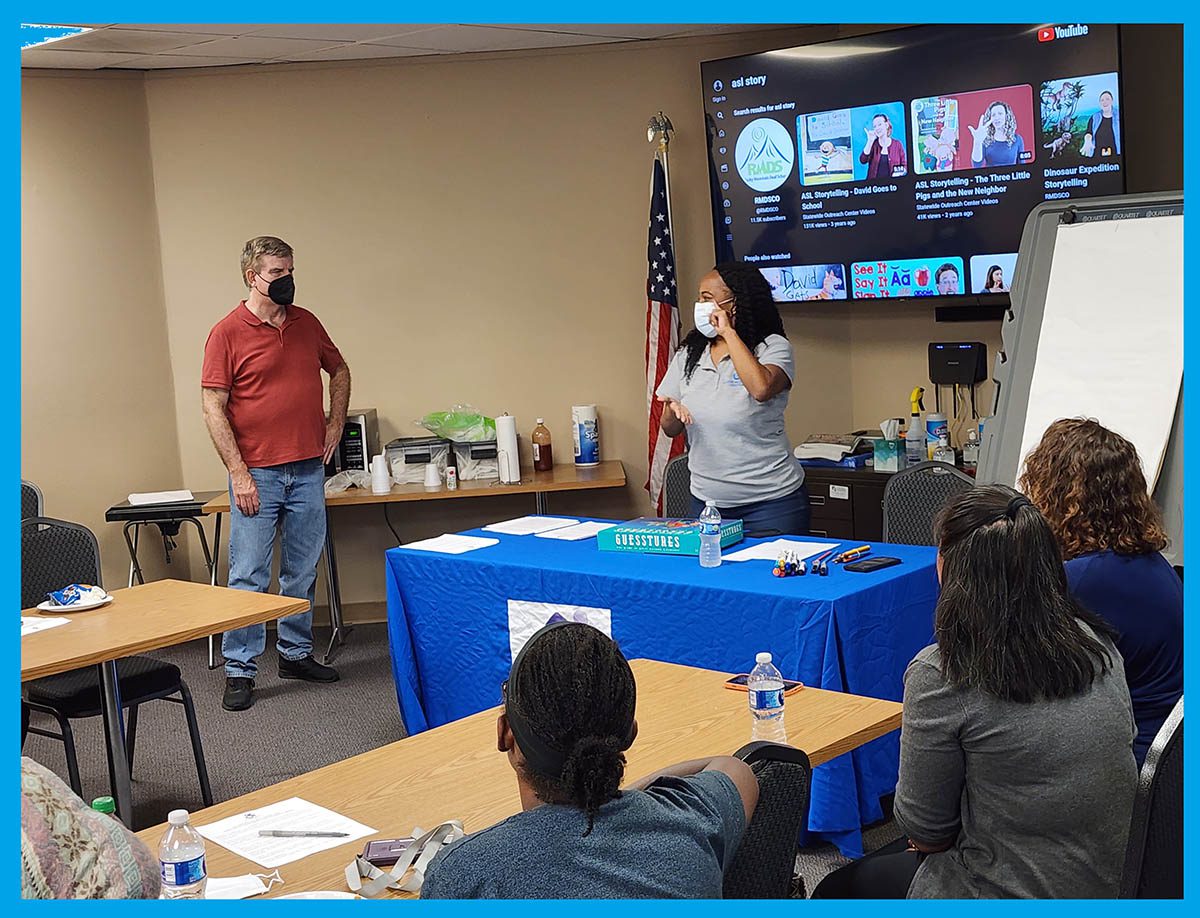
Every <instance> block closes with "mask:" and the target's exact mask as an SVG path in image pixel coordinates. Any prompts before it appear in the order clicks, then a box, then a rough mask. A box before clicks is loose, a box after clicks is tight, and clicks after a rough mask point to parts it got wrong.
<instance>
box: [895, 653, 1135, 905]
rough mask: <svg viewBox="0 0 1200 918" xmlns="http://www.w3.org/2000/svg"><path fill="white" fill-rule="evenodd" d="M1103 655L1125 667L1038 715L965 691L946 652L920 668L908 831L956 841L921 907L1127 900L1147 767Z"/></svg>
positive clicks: (903, 746) (936, 858) (914, 890)
mask: <svg viewBox="0 0 1200 918" xmlns="http://www.w3.org/2000/svg"><path fill="white" fill-rule="evenodd" d="M1089 633H1090V632H1089ZM1102 640H1103V639H1102ZM1103 643H1105V645H1106V646H1107V647H1109V650H1110V653H1112V655H1113V666H1112V668H1111V669H1110V670H1109V671H1108V672H1107V673H1106V674H1105V675H1103V676H1101V677H1100V678H1098V679H1097V680H1096V681H1095V682H1094V683H1093V684H1092V687H1091V689H1090V690H1088V691H1085V692H1083V693H1082V694H1080V695H1076V696H1075V697H1073V698H1066V699H1058V700H1054V701H1037V702H1033V703H1032V704H1017V703H1015V702H1010V701H1002V700H1001V699H999V698H996V697H994V696H991V695H985V694H984V693H982V692H979V691H976V690H961V689H957V688H954V687H953V686H951V685H950V684H949V683H948V682H947V681H946V679H945V678H944V677H943V675H942V672H941V668H940V667H941V654H940V652H939V651H938V648H937V646H936V645H931V646H929V647H926V648H925V649H924V650H922V651H921V652H920V653H918V654H917V655H916V657H914V658H913V661H912V662H911V663H910V664H909V665H908V669H907V671H906V672H905V674H904V721H903V726H902V727H901V731H900V779H899V783H898V784H897V786H896V804H895V815H896V821H897V822H898V823H899V824H900V827H901V828H902V829H903V830H904V831H905V832H906V833H907V834H908V836H909V837H910V838H913V839H915V840H917V841H921V842H926V843H930V844H937V843H939V842H944V841H945V840H946V839H947V838H951V837H953V838H954V839H955V841H954V844H953V846H951V848H950V849H949V850H947V851H943V852H941V853H939V854H931V855H928V856H927V857H926V858H925V860H924V862H923V863H922V864H921V866H920V867H919V868H918V869H917V873H916V876H915V877H914V878H913V881H912V885H911V886H910V887H909V890H908V895H909V897H910V898H963V899H969V898H997V897H1006V898H1008V897H1032V898H1043V899H1050V898H1053V899H1059V898H1093V897H1108V898H1111V897H1115V896H1116V894H1117V890H1118V886H1119V884H1120V880H1121V869H1122V866H1123V864H1124V859H1125V843H1126V840H1127V837H1128V835H1129V820H1130V817H1131V814H1132V809H1133V794H1134V787H1135V785H1136V783H1137V766H1136V765H1135V764H1134V759H1133V737H1134V732H1135V729H1134V721H1133V707H1132V705H1131V703H1130V700H1129V689H1128V687H1127V686H1126V684H1125V673H1124V668H1123V667H1122V664H1121V657H1120V655H1119V654H1118V653H1117V651H1116V648H1114V647H1112V645H1111V644H1109V643H1108V642H1107V641H1103Z"/></svg>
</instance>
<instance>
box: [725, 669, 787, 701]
mask: <svg viewBox="0 0 1200 918" xmlns="http://www.w3.org/2000/svg"><path fill="white" fill-rule="evenodd" d="M749 682H750V676H749V674H747V673H742V674H741V675H737V676H734V677H732V678H730V679H726V680H725V688H727V689H733V690H734V691H735V692H748V691H749V690H750V689H749V688H748V687H747V686H748V684H749ZM802 688H804V683H803V682H797V681H795V680H794V679H784V680H783V694H784V697H786V696H788V695H795V694H796V693H797V692H798V691H800V689H802Z"/></svg>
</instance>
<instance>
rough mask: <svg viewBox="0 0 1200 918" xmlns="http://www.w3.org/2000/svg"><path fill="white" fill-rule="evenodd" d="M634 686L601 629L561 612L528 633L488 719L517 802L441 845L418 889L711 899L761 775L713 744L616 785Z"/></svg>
mask: <svg viewBox="0 0 1200 918" xmlns="http://www.w3.org/2000/svg"><path fill="white" fill-rule="evenodd" d="M636 694H637V691H636V686H635V684H634V679H633V672H632V670H630V668H629V664H628V663H627V662H626V660H625V658H624V657H623V656H622V655H621V651H620V650H619V649H618V648H617V645H616V643H615V642H614V641H613V640H612V639H611V638H609V637H608V636H606V635H605V634H604V633H603V632H601V631H599V630H598V629H596V628H593V627H591V626H590V625H584V624H578V623H576V622H565V621H560V622H554V623H551V624H549V625H547V626H546V627H545V628H543V629H542V630H541V631H539V632H538V633H537V634H535V635H534V636H533V637H531V638H530V639H529V641H528V642H527V643H526V644H525V646H524V648H522V650H521V652H520V653H519V654H517V658H516V660H515V661H513V666H512V672H511V674H510V675H509V678H508V681H507V682H505V683H504V712H503V713H502V714H501V715H500V718H499V720H498V721H497V724H496V732H497V746H498V748H499V750H500V751H501V752H503V753H505V754H506V755H507V756H508V760H509V763H510V764H511V765H512V768H513V771H515V772H516V776H517V787H518V789H519V791H520V794H521V807H522V812H520V813H517V815H515V816H510V817H509V818H508V819H506V820H504V821H503V822H501V823H498V824H496V825H494V826H492V827H491V828H488V829H484V830H483V831H481V832H476V833H474V834H473V835H468V836H467V837H466V838H463V839H460V840H459V841H457V842H455V843H454V844H452V845H449V846H448V847H446V848H445V849H444V850H443V851H441V852H439V854H438V856H437V857H436V858H434V860H433V862H432V863H431V864H430V865H429V870H428V872H427V874H426V878H425V883H424V885H423V886H422V888H421V897H422V898H423V899H475V898H486V899H511V898H528V899H548V898H562V899H578V898H606V899H631V898H710V899H711V898H720V897H721V890H722V884H723V880H724V872H725V869H726V868H727V867H728V866H729V864H730V863H731V862H732V861H733V855H734V852H735V851H736V850H737V846H738V843H739V842H740V841H741V838H742V834H743V832H744V831H745V828H746V825H747V823H748V822H749V821H750V817H751V815H752V814H753V813H754V807H755V804H757V802H758V781H757V779H756V778H755V776H754V772H753V771H751V770H750V767H749V766H748V765H746V764H745V763H744V762H742V761H741V760H739V759H735V758H732V757H730V756H718V757H716V758H711V759H700V760H697V761H692V762H684V763H681V764H679V765H675V766H673V767H670V768H665V769H663V770H662V771H660V772H657V773H655V774H653V775H649V776H647V777H646V778H643V779H642V780H641V781H637V782H635V783H633V784H631V785H629V786H628V787H626V788H625V789H624V790H622V789H621V779H622V777H623V776H624V773H625V755H624V753H625V750H626V749H628V748H629V747H630V746H631V745H632V744H633V741H634V738H635V737H636V736H637V721H636V720H634V716H633V715H634V704H635V701H636Z"/></svg>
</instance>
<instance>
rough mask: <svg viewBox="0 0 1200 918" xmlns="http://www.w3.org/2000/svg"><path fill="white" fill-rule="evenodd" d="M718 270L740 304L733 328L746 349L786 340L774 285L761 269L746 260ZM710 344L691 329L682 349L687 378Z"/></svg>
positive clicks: (718, 267)
mask: <svg viewBox="0 0 1200 918" xmlns="http://www.w3.org/2000/svg"><path fill="white" fill-rule="evenodd" d="M715 270H716V272H717V273H718V274H720V275H721V280H723V281H724V282H725V286H726V287H728V288H729V290H730V292H732V293H733V302H734V303H735V304H736V305H737V315H736V316H735V317H734V319H733V328H734V331H736V332H737V333H738V337H739V338H741V339H742V341H744V342H745V344H746V347H748V348H750V350H751V351H753V350H754V349H755V348H756V347H758V346H759V345H760V344H762V343H763V341H765V340H766V338H767V336H768V335H780V336H781V337H784V338H786V337H787V335H786V334H785V333H784V330H783V319H782V318H780V315H779V308H778V307H777V306H776V305H775V298H774V297H773V296H772V294H771V285H770V284H769V283H767V279H766V278H765V277H763V276H762V272H761V271H759V270H758V268H756V267H754V265H751V264H747V263H746V262H744V261H726V262H723V263H721V264H719V265H717V266H716V268H715ZM709 343H710V341H709V339H708V338H706V337H705V336H704V335H702V334H701V333H700V332H699V331H697V330H696V329H692V330H691V331H690V332H689V333H688V335H687V337H686V338H684V339H683V343H682V344H681V345H680V347H683V348H686V349H687V360H686V361H685V362H684V365H683V375H684V377H685V378H687V379H691V378H692V373H694V372H695V371H696V367H697V366H698V365H699V363H700V358H701V357H702V356H704V351H705V348H707V347H708V345H709Z"/></svg>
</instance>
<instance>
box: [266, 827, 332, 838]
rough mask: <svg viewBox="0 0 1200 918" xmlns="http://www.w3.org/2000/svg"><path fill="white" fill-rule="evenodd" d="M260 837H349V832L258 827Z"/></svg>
mask: <svg viewBox="0 0 1200 918" xmlns="http://www.w3.org/2000/svg"><path fill="white" fill-rule="evenodd" d="M258 834H259V836H260V837H262V838H349V837H350V833H349V832H309V831H308V830H306V829H259V831H258Z"/></svg>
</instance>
